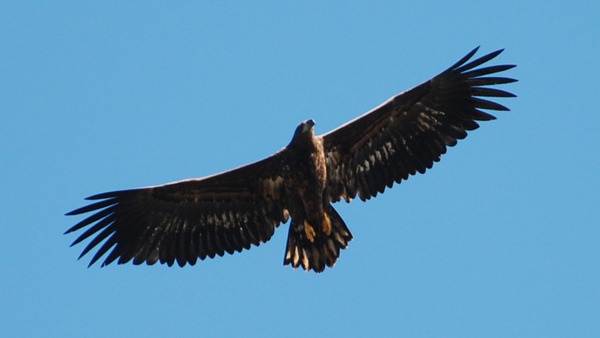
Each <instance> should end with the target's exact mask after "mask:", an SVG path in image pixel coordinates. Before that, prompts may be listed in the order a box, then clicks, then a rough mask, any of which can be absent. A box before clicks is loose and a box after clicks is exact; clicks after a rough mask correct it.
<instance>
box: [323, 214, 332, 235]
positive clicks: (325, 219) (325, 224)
mask: <svg viewBox="0 0 600 338" xmlns="http://www.w3.org/2000/svg"><path fill="white" fill-rule="evenodd" d="M322 227H323V232H324V233H325V235H327V236H329V235H331V220H330V219H329V216H327V213H323V224H322Z"/></svg>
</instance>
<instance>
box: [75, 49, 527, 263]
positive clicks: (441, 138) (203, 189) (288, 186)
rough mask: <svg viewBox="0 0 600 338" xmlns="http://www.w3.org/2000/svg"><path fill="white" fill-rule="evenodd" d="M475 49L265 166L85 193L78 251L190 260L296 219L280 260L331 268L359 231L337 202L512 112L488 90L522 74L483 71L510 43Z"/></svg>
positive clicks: (409, 170) (425, 162)
mask: <svg viewBox="0 0 600 338" xmlns="http://www.w3.org/2000/svg"><path fill="white" fill-rule="evenodd" d="M476 51H477V48H476V49H474V50H473V51H471V52H470V53H469V54H467V55H466V56H465V57H464V58H462V59H461V60H460V61H458V62H457V63H456V64H454V65H453V66H452V67H450V68H449V69H447V70H446V71H444V72H442V73H441V74H439V75H437V76H435V77H434V78H432V79H431V80H429V81H427V82H425V83H423V84H421V85H419V86H417V87H415V88H413V89H411V90H408V91H406V92H403V93H401V94H398V95H396V96H394V97H392V98H391V99H389V100H388V101H386V102H385V103H383V104H382V105H380V106H379V107H377V108H375V109H373V110H372V111H370V112H368V113H366V114H364V115H363V116H361V117H359V118H357V119H355V120H353V121H350V122H348V123H346V124H345V125H343V126H341V127H339V128H337V129H335V130H333V131H331V132H329V133H327V134H324V135H321V136H315V135H314V130H313V127H314V122H313V121H312V120H308V121H305V122H303V123H301V124H300V125H299V126H298V127H297V128H296V131H295V132H294V136H293V137H292V140H291V142H290V143H289V144H288V145H287V146H286V147H285V148H283V149H282V150H280V151H279V152H277V153H275V154H273V155H272V156H270V157H268V158H265V159H263V160H260V161H258V162H255V163H252V164H249V165H246V166H243V167H240V168H237V169H233V170H230V171H227V172H223V173H220V174H216V175H213V176H209V177H205V178H200V179H190V180H184V181H179V182H175V183H170V184H165V185H161V186H154V187H146V188H140V189H131V190H122V191H114V192H108V193H103V194H98V195H94V196H91V197H88V199H89V200H97V202H95V203H93V204H90V205H88V206H85V207H82V208H79V209H77V210H74V211H71V212H69V213H68V214H67V215H78V214H83V213H88V212H93V213H92V214H91V216H89V217H87V218H86V219H84V220H82V221H81V222H79V223H77V224H76V225H74V226H73V227H72V228H70V229H69V230H68V231H67V232H66V233H70V232H74V231H78V230H82V229H84V228H85V231H84V232H83V233H82V234H81V235H80V236H79V237H78V238H77V239H76V240H75V241H74V242H73V245H75V244H77V243H79V242H81V241H83V240H86V239H87V238H90V237H92V239H91V240H90V242H89V243H88V245H87V246H86V247H85V249H84V250H83V252H82V253H81V255H80V258H81V257H82V256H84V255H85V254H87V253H88V252H89V251H91V250H92V249H94V248H96V247H98V246H99V247H98V249H97V251H96V253H95V255H94V256H93V258H92V260H91V262H90V265H92V264H94V263H95V262H96V261H97V260H98V259H100V258H101V257H102V256H104V255H106V257H105V258H104V261H103V263H102V266H104V265H108V264H110V263H112V262H114V261H117V262H118V263H119V264H124V263H127V262H129V261H133V263H134V264H141V263H144V262H146V263H147V264H154V263H156V262H158V261H160V262H161V263H166V264H168V265H169V266H171V265H173V264H174V263H175V262H177V264H178V265H179V266H184V265H185V264H186V263H189V264H191V265H194V264H195V263H196V261H197V260H198V258H199V259H201V260H203V259H205V258H206V257H209V258H213V257H215V256H216V255H219V256H223V255H224V254H225V253H226V252H227V253H229V254H232V253H234V252H236V251H238V252H240V251H242V250H243V249H249V248H250V247H251V246H252V245H259V244H260V243H262V242H266V241H268V240H269V239H270V238H271V236H272V235H273V233H274V231H275V228H277V227H278V226H279V224H281V223H285V222H287V221H288V219H289V218H291V224H290V228H289V234H288V240H287V247H286V252H285V257H284V264H286V265H287V264H290V265H292V266H293V267H294V268H297V267H299V266H302V267H303V268H304V269H306V270H311V269H312V270H314V271H316V272H320V271H323V270H324V269H325V267H326V266H329V267H332V266H333V265H334V264H335V262H336V260H337V258H338V256H339V254H340V250H341V249H345V248H346V247H347V245H348V242H349V241H350V240H351V239H352V235H351V233H350V231H349V230H348V227H347V226H346V224H345V223H344V221H343V220H342V218H341V217H340V216H339V214H338V213H337V212H336V211H335V209H334V208H333V207H332V205H331V203H333V202H338V201H340V200H342V199H344V200H346V201H348V202H349V201H350V200H352V199H353V198H355V197H356V196H358V197H359V198H360V199H361V200H363V201H364V200H368V199H370V198H371V197H375V196H376V195H377V194H378V193H382V192H383V191H384V190H385V188H386V187H392V185H393V184H394V182H396V183H400V182H401V181H402V180H406V179H407V178H408V177H409V176H410V175H414V174H416V173H417V172H419V173H424V172H425V170H426V169H429V168H431V167H432V166H433V163H434V162H437V161H439V160H440V156H441V155H442V154H444V153H445V152H446V149H447V147H451V146H454V145H456V143H457V141H458V140H460V139H463V138H465V137H466V136H467V131H470V130H474V129H477V128H478V127H479V125H478V124H477V122H476V121H487V120H492V119H494V117H493V116H492V115H489V114H488V113H485V112H483V111H481V109H487V110H508V109H507V108H506V107H504V106H502V105H500V104H498V103H495V102H491V101H487V100H484V99H481V98H480V97H513V96H514V95H513V94H511V93H508V92H505V91H502V90H498V89H493V88H490V87H489V86H492V85H498V84H506V83H510V82H514V81H516V80H514V79H511V78H506V77H497V76H488V75H492V74H495V73H499V72H502V71H505V70H508V69H510V68H512V67H514V66H513V65H500V66H491V67H481V68H476V67H478V66H480V65H481V64H483V63H485V62H487V61H489V60H491V59H493V58H495V57H496V56H498V54H500V53H501V52H502V50H499V51H496V52H493V53H490V54H488V55H485V56H483V57H481V58H479V59H476V60H474V61H471V62H470V63H467V61H468V60H469V59H470V58H471V57H472V56H473V55H474V54H475V53H476Z"/></svg>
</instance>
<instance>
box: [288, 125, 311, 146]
mask: <svg viewBox="0 0 600 338" xmlns="http://www.w3.org/2000/svg"><path fill="white" fill-rule="evenodd" d="M314 126H315V121H314V120H306V121H302V123H300V124H299V125H298V127H296V131H294V137H292V141H291V142H290V145H292V144H302V143H305V142H306V141H311V140H312V138H313V137H314V135H315V133H314V129H313V127H314Z"/></svg>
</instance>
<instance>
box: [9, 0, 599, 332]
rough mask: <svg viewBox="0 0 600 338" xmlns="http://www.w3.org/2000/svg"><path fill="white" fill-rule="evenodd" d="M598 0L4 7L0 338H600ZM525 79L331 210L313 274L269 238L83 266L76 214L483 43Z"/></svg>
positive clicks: (336, 119)
mask: <svg viewBox="0 0 600 338" xmlns="http://www.w3.org/2000/svg"><path fill="white" fill-rule="evenodd" d="M598 13H600V2H598V1H579V2H572V1H571V2H562V3H559V2H548V1H458V2H456V1H453V2H446V3H443V4H442V3H441V2H439V3H438V2H430V1H368V2H367V1H365V2H363V3H362V4H357V3H354V4H348V2H346V1H333V2H329V3H328V4H322V3H321V2H316V1H294V2H293V3H291V2H288V4H282V2H281V1H264V2H259V1H243V2H242V1H238V2H224V1H218V2H217V1H212V2H208V1H193V2H191V1H177V2H170V3H166V2H158V1H129V2H123V1H112V2H111V1H102V2H98V1H97V2H73V1H70V2H62V1H51V2H50V1H49V2H39V1H35V2H34V1H31V2H29V1H2V2H1V3H0V171H1V173H2V175H0V177H1V178H0V180H1V187H2V188H1V191H2V193H1V195H0V199H1V203H0V214H1V215H2V220H1V221H0V222H1V223H0V254H1V256H2V259H1V260H0V276H1V277H0V280H1V282H0V283H1V287H0V322H1V324H0V335H1V336H3V337H17V336H19V337H26V336H29V337H36V336H37V337H42V336H56V337H58V336H60V337H111V336H112V337H116V336H121V337H125V336H134V337H135V336H145V337H167V336H172V337H173V336H180V337H201V336H204V337H218V336H223V337H242V336H243V337H308V336H314V337H320V336H321V337H322V336H329V337H336V336H339V337H342V336H345V337H367V336H372V337H377V336H395V337H401V336H402V337H598V336H599V334H600V192H599V191H600V180H599V179H598V176H597V175H598V173H599V172H600V159H599V158H598V157H599V156H598V155H600V151H599V150H598V144H599V143H600V133H599V132H598V129H599V127H600V117H599V116H600V112H599V111H598V107H600V95H599V88H600V82H599V79H600V67H599V63H598V60H600V44H599V37H600V23H599V21H598ZM478 45H481V46H482V47H481V51H480V53H479V54H478V55H483V53H487V52H491V51H493V50H496V49H499V48H506V50H505V52H504V53H503V54H502V55H501V56H500V57H499V58H498V59H497V61H495V62H496V63H511V64H513V63H514V64H517V65H518V67H517V68H515V69H514V70H511V71H509V72H507V73H506V75H507V76H511V77H515V78H518V79H519V80H520V82H518V83H515V84H510V85H505V86H503V87H502V89H506V90H509V91H512V92H514V93H516V94H517V95H518V98H516V99H501V100H499V101H500V102H501V103H502V104H505V105H507V106H509V107H510V108H511V110H512V111H511V112H506V113H498V114H496V115H497V117H498V120H496V121H493V122H490V123H485V124H483V125H482V127H481V128H480V129H479V130H477V131H475V132H473V133H471V134H470V136H469V137H468V138H467V139H466V140H465V141H463V142H461V143H459V145H458V146H457V147H455V148H451V149H450V151H449V152H448V154H446V155H445V156H443V157H442V161H441V162H440V163H438V164H436V165H435V167H434V168H433V169H432V170H430V171H428V173H427V174H426V175H420V176H418V177H412V178H410V179H409V180H408V181H406V182H403V183H402V184H401V185H400V186H395V187H394V188H393V189H391V190H387V191H386V192H385V194H383V195H380V196H378V197H377V198H375V199H374V200H371V201H369V202H368V203H362V202H360V201H355V202H353V203H351V204H345V203H344V204H337V205H336V208H337V209H338V211H339V213H340V214H341V215H342V217H343V218H344V219H345V221H346V223H347V224H348V226H349V227H350V229H351V231H352V233H353V234H354V238H355V239H354V240H353V241H352V242H351V243H350V246H349V248H348V250H345V251H343V252H342V254H341V258H340V259H339V261H338V264H337V265H336V266H335V268H333V269H328V270H327V271H325V272H324V273H322V274H315V273H306V272H304V271H302V270H296V271H294V270H293V269H291V268H289V267H287V266H286V267H284V266H283V265H282V262H283V254H284V248H285V238H286V236H287V227H288V225H287V224H286V225H282V226H281V227H280V228H279V230H278V231H277V232H276V234H275V236H274V237H273V238H272V240H271V241H270V242H268V243H267V244H264V245H261V246H260V247H254V248H252V249H251V250H250V251H245V252H244V253H242V254H236V255H233V256H226V257H222V258H218V259H214V260H209V261H204V262H199V263H198V264H197V265H196V266H194V267H189V266H187V267H186V268H183V269H181V268H178V267H177V268H168V267H167V266H160V265H156V266H152V267H148V266H133V265H124V266H118V265H111V266H109V267H106V268H99V267H98V266H94V267H92V268H89V269H88V268H87V264H88V262H89V258H88V257H86V258H85V259H82V260H81V261H78V260H77V257H78V255H79V253H80V252H81V250H82V249H83V248H84V245H79V246H76V247H73V248H69V245H70V243H71V242H72V241H73V240H74V239H75V238H76V237H77V236H76V235H66V236H65V235H63V232H64V231H65V230H66V229H67V228H68V227H70V226H71V225H73V224H74V223H75V222H77V221H78V220H80V219H81V217H66V216H64V214H65V213H66V212H68V211H70V210H72V209H75V208H77V207H80V206H82V205H83V204H84V203H85V202H84V200H83V198H84V197H86V196H89V195H92V194H95V193H100V192H104V191H110V190H116V189H124V188H133V187H140V186H146V185H155V184H162V183H166V182H170V181H174V180H179V179H184V178H190V177H201V176H206V175H209V174H213V173H216V172H220V171H223V170H227V169H230V168H232V167H236V166H239V165H243V164H246V163H249V162H252V161H255V160H258V159H260V158H263V157H265V156H268V155H270V154H272V153H274V152H275V151H277V150H279V149H280V148H281V147H283V146H285V145H286V144H287V143H288V142H289V140H290V139H291V136H292V133H293V130H294V128H295V127H296V125H297V124H298V123H299V122H300V121H302V120H305V119H307V118H313V119H315V121H316V122H317V125H316V131H317V133H319V134H321V133H325V132H327V131H329V130H331V129H333V128H335V127H336V126H338V125H340V124H342V123H344V122H346V121H348V120H350V119H352V118H354V117H356V116H358V115H360V114H362V113H364V112H366V111H367V110H369V109H371V108H373V107H375V106H377V105H378V104H380V103H381V102H383V101H384V100H386V99H387V98H389V97H390V96H392V95H394V94H396V93H398V92H400V91H403V90H406V89H408V88H410V87H413V86H415V85H417V84H419V83H421V82H423V81H425V80H427V79H429V78H430V77H431V76H433V75H435V74H437V73H438V72H440V71H442V70H444V69H446V68H447V67H448V66H450V65H451V64H453V63H454V62H455V61H457V60H458V59H459V58H461V57H462V56H463V55H465V54H466V53H467V52H469V51H470V50H471V49H472V48H474V47H476V46H478Z"/></svg>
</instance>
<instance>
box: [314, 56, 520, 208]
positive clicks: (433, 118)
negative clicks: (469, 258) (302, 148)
mask: <svg viewBox="0 0 600 338" xmlns="http://www.w3.org/2000/svg"><path fill="white" fill-rule="evenodd" d="M477 49H478V48H476V49H474V50H473V51H471V52H470V53H469V54H467V55H466V56H465V57H463V58H462V59H461V60H460V61H458V62H457V63H456V64H454V65H453V66H452V67H450V68H449V69H447V70H446V71H444V72H442V73H441V74H439V75H437V76H435V77H434V78H432V79H431V80H429V81H427V82H425V83H423V84H421V85H419V86H417V87H415V88H413V89H411V90H408V91H406V92H404V93H401V94H399V95H397V96H394V97H392V98H391V99H389V100H388V101H387V102H385V103H383V104H382V105H381V106H379V107H377V108H375V109H373V110H372V111H370V112H368V113H366V114H364V115H363V116H361V117H359V118H357V119H355V120H353V121H350V122H348V123H347V124H345V125H343V126H341V127H339V128H337V129H335V130H333V131H331V132H329V133H327V134H325V135H323V136H322V137H323V143H324V148H325V152H326V160H327V175H328V188H329V193H330V199H331V200H332V201H339V200H341V199H342V198H343V199H345V200H346V201H350V200H351V199H353V198H354V197H356V195H358V196H359V197H360V198H361V199H362V200H363V201H364V200H367V199H369V198H371V197H374V196H376V195H377V193H378V192H383V191H384V190H385V187H386V186H387V187H392V185H393V184H394V182H397V183H400V182H401V181H402V180H406V179H407V178H408V177H409V175H414V174H416V173H417V172H419V173H424V172H425V170H426V169H429V168H431V167H432V166H433V163H434V162H437V161H439V160H440V156H441V155H442V154H444V153H445V152H446V148H447V147H451V146H454V145H456V143H457V140H460V139H463V138H465V137H466V136H467V131H469V130H474V129H477V128H478V127H479V125H478V124H477V122H476V121H487V120H493V119H495V117H494V116H492V115H490V114H488V113H485V112H483V111H482V109H487V110H508V108H506V107H504V106H502V105H500V104H498V103H495V102H492V101H488V100H485V99H482V98H480V97H513V96H515V95H513V94H511V93H508V92H506V91H502V90H499V89H494V88H490V87H489V86H492V85H498V84H505V83H510V82H514V81H516V80H514V79H511V78H506V77H498V76H495V74H496V73H499V72H502V71H505V70H508V69H510V68H513V67H514V65H499V66H489V67H480V68H476V67H478V66H480V65H481V64H483V63H485V62H487V61H489V60H491V59H493V58H495V57H496V56H498V55H499V54H500V53H501V52H502V50H499V51H496V52H493V53H490V54H487V55H485V56H483V57H481V58H479V59H476V60H473V61H471V62H469V63H467V61H469V59H470V58H471V57H472V56H473V55H474V54H475V53H476V52H477ZM489 75H491V76H489Z"/></svg>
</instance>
